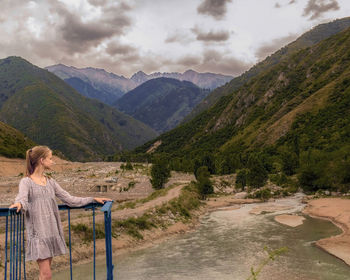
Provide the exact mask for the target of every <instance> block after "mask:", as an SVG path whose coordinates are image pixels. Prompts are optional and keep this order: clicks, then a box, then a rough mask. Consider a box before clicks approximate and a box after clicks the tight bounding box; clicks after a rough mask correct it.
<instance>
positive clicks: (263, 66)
mask: <svg viewBox="0 0 350 280" xmlns="http://www.w3.org/2000/svg"><path fill="white" fill-rule="evenodd" d="M348 27H350V17H347V18H342V19H338V20H334V21H332V22H329V23H324V24H320V25H318V26H316V27H314V28H313V29H311V30H310V31H308V32H306V33H304V34H303V35H302V36H300V37H299V38H298V39H297V40H295V41H294V42H292V43H290V44H288V45H287V46H285V47H283V48H281V49H280V50H278V51H277V52H275V53H274V54H272V55H270V56H268V57H267V58H266V59H265V60H263V61H262V62H259V63H258V64H256V65H254V66H253V67H252V68H250V69H249V70H248V71H246V72H245V73H243V74H242V75H240V76H238V77H236V78H234V79H233V80H231V81H230V82H229V83H228V84H226V85H224V86H222V87H219V88H217V89H215V90H214V91H212V92H211V93H210V94H209V95H208V96H207V97H206V98H205V99H204V100H203V101H202V102H200V103H199V104H198V105H197V107H195V108H194V109H193V111H192V112H191V113H190V114H189V115H188V116H187V117H186V118H185V120H184V121H189V120H191V119H192V118H193V117H194V116H196V115H198V114H199V113H200V112H202V111H204V110H206V109H209V108H210V107H211V106H213V105H214V104H215V103H216V102H217V101H218V100H219V99H220V98H221V97H222V96H225V95H228V94H231V93H232V91H233V90H236V89H238V88H239V87H241V86H242V85H243V84H245V83H247V82H249V81H250V79H252V78H253V77H255V76H257V75H258V74H259V73H261V72H263V71H266V70H268V69H271V68H272V67H273V66H274V65H276V64H277V63H279V62H280V61H282V60H283V59H286V58H288V57H289V56H291V55H292V54H294V53H295V52H297V51H299V50H301V49H304V48H307V47H311V46H313V45H315V44H317V43H318V42H320V41H322V40H324V39H326V38H329V37H330V36H332V35H335V34H337V33H339V32H341V31H343V30H345V29H347V28H348Z"/></svg>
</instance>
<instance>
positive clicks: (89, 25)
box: [50, 3, 132, 53]
mask: <svg viewBox="0 0 350 280" xmlns="http://www.w3.org/2000/svg"><path fill="white" fill-rule="evenodd" d="M50 10H51V12H52V14H58V15H59V17H60V18H61V19H62V23H61V24H60V25H59V26H58V29H57V33H58V34H57V35H58V36H59V37H61V38H62V39H63V40H64V42H65V44H64V46H65V48H66V49H67V50H69V51H71V52H73V53H75V52H86V51H87V50H89V48H90V47H92V46H97V45H98V44H100V43H101V42H102V41H103V40H105V39H108V38H111V37H113V36H115V35H122V34H124V32H125V28H127V27H129V26H131V23H132V21H131V19H130V18H129V17H128V16H127V15H126V14H125V12H127V11H128V10H130V7H129V6H128V5H126V4H125V3H121V4H119V5H113V4H112V5H106V6H104V7H103V8H102V14H103V16H101V17H100V18H98V19H94V20H90V21H88V22H83V21H82V19H81V18H80V17H79V16H77V14H73V13H71V12H70V11H69V10H68V9H67V8H66V7H65V6H64V5H63V4H58V3H56V4H55V5H54V6H52V7H51V9H50Z"/></svg>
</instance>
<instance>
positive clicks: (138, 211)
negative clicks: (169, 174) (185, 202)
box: [112, 185, 185, 220]
mask: <svg viewBox="0 0 350 280" xmlns="http://www.w3.org/2000/svg"><path fill="white" fill-rule="evenodd" d="M184 186H185V185H179V186H176V187H174V188H172V189H170V190H169V191H168V193H167V194H166V195H165V196H161V197H157V198H156V199H153V200H151V201H148V202H146V203H143V204H142V205H140V206H139V207H136V208H135V209H131V208H125V209H122V210H116V211H114V212H113V215H112V217H113V219H121V220H124V219H127V218H130V217H139V216H142V215H143V214H144V213H145V212H146V211H147V210H149V209H152V208H154V207H156V206H160V205H162V204H163V203H166V202H168V201H170V200H172V199H173V198H176V197H178V196H179V195H180V192H181V190H182V188H183V187H184Z"/></svg>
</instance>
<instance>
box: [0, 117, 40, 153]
mask: <svg viewBox="0 0 350 280" xmlns="http://www.w3.org/2000/svg"><path fill="white" fill-rule="evenodd" d="M34 145H35V143H34V142H33V141H32V140H30V139H29V138H28V137H26V136H25V135H23V134H22V133H21V132H20V131H18V130H17V129H15V128H13V127H11V126H9V125H7V124H5V123H3V122H0V155H1V156H5V157H9V158H25V155H26V151H27V150H28V149H29V148H31V147H33V146H34Z"/></svg>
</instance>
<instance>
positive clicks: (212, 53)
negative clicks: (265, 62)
mask: <svg viewBox="0 0 350 280" xmlns="http://www.w3.org/2000/svg"><path fill="white" fill-rule="evenodd" d="M251 66H252V64H251V63H247V62H244V61H241V60H239V59H237V58H235V57H233V56H232V55H231V54H230V53H221V52H219V51H217V50H214V49H208V50H205V51H204V52H203V57H202V62H201V64H199V65H197V66H195V67H193V68H194V69H195V70H196V71H199V72H208V71H210V72H214V73H221V74H227V75H233V76H237V75H239V74H242V73H243V72H244V71H246V70H248V69H249V68H250V67H251Z"/></svg>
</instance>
